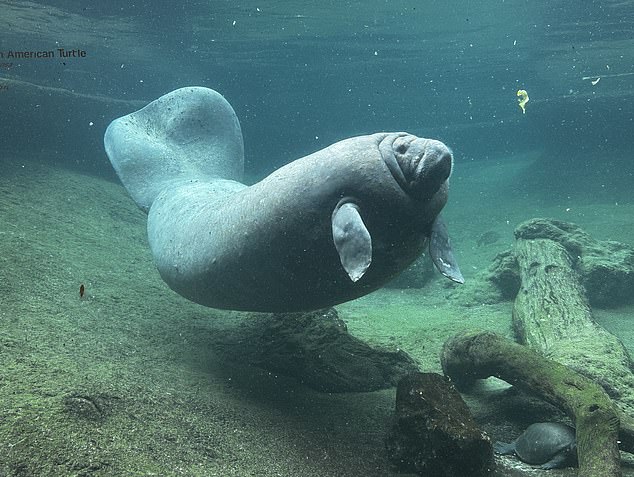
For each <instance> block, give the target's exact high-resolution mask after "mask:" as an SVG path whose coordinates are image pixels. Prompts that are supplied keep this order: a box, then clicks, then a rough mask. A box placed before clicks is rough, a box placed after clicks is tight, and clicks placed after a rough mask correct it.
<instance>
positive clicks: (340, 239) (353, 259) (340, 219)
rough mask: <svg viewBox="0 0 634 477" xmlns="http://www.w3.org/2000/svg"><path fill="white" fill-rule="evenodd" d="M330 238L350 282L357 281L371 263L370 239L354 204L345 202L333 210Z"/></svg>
mask: <svg viewBox="0 0 634 477" xmlns="http://www.w3.org/2000/svg"><path fill="white" fill-rule="evenodd" d="M332 238H333V240H334V242H335V248H336V249H337V252H338V253H339V260H341V265H343V268H344V269H345V270H346V273H347V274H348V276H349V277H350V280H352V281H353V282H356V281H358V280H359V279H360V278H361V277H362V276H363V274H364V273H365V271H366V270H367V269H368V267H369V266H370V263H371V262H372V238H371V237H370V232H368V229H367V228H366V226H365V224H364V223H363V219H361V214H360V213H359V207H358V206H357V205H356V204H353V203H350V202H346V203H344V204H342V205H340V206H338V207H336V208H335V210H334V212H333V213H332Z"/></svg>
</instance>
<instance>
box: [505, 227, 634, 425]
mask: <svg viewBox="0 0 634 477" xmlns="http://www.w3.org/2000/svg"><path fill="white" fill-rule="evenodd" d="M531 226H532V221H531V222H527V223H525V224H522V225H520V226H519V227H518V229H517V230H516V232H515V235H516V237H517V240H516V244H515V256H516V258H517V262H518V265H519V272H520V277H521V283H522V285H521V288H520V291H519V293H518V294H517V298H516V299H515V304H514V308H513V327H514V329H515V332H516V335H517V338H518V341H519V342H520V343H522V344H526V345H527V346H529V347H530V348H532V349H533V350H535V351H537V352H538V353H541V354H543V355H544V356H546V357H548V358H551V359H554V360H555V361H557V362H559V363H562V364H564V365H566V366H568V367H570V368H571V369H574V370H575V371H578V372H579V373H581V374H583V375H584V376H586V377H588V378H590V379H592V380H593V381H594V382H596V383H598V384H600V385H601V386H602V387H603V388H604V390H605V391H606V392H607V393H608V395H609V396H610V397H611V398H612V399H614V401H615V403H616V404H617V406H618V407H619V409H620V410H621V411H622V412H623V413H625V414H626V415H629V416H632V415H634V374H632V360H631V358H630V356H629V354H628V352H627V350H626V349H625V347H624V346H623V344H622V343H621V341H620V340H619V339H618V338H617V337H616V336H614V335H612V334H611V333H609V332H608V331H606V330H605V329H604V328H602V327H600V326H599V325H597V324H596V323H595V321H594V318H593V316H592V311H591V309H590V305H589V304H588V300H587V298H586V294H585V289H584V287H583V285H582V284H581V282H580V279H579V275H578V273H577V272H576V271H575V269H574V268H573V259H572V258H571V257H570V255H569V253H568V251H567V250H566V248H564V246H562V245H561V244H559V243H558V242H555V241H553V240H550V239H543V238H529V239H527V238H524V237H526V236H527V235H529V234H527V230H528V231H531V230H532V227H531Z"/></svg>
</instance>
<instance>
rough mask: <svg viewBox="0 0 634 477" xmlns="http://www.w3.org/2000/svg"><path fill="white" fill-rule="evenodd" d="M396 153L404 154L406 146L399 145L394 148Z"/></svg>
mask: <svg viewBox="0 0 634 477" xmlns="http://www.w3.org/2000/svg"><path fill="white" fill-rule="evenodd" d="M396 152H398V153H399V154H405V153H406V152H407V144H403V143H401V144H399V145H398V146H397V147H396Z"/></svg>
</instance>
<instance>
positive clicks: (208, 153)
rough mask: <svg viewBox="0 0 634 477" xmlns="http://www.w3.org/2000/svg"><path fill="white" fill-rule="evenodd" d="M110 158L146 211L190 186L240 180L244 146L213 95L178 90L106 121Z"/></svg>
mask: <svg viewBox="0 0 634 477" xmlns="http://www.w3.org/2000/svg"><path fill="white" fill-rule="evenodd" d="M104 146H105V148H106V153H107V154H108V158H109V159H110V162H111V163H112V165H113V167H114V169H115V170H116V171H117V175H118V176H119V179H121V182H123V185H124V186H125V188H126V189H127V191H128V193H129V194H130V195H131V196H132V198H133V199H134V201H135V202H136V203H137V205H138V206H139V207H141V209H143V210H144V211H146V212H147V211H148V210H149V208H150V206H151V205H152V203H153V202H154V199H155V198H156V197H157V196H158V194H159V193H160V192H162V191H163V190H165V189H168V188H174V187H176V186H179V185H182V184H188V183H191V182H199V181H208V180H215V181H217V180H218V179H225V180H226V181H225V182H226V184H220V183H219V184H220V185H219V187H221V188H225V189H226V188H230V189H232V190H233V184H232V183H234V182H235V183H237V182H239V181H241V180H242V175H243V172H244V146H243V143H242V131H241V129H240V123H239V122H238V118H237V117H236V114H235V112H234V111H233V108H232V107H231V105H230V104H229V103H228V102H227V100H226V99H224V98H223V97H222V95H220V94H219V93H217V92H216V91H214V90H212V89H209V88H202V87H188V88H180V89H177V90H176V91H172V92H171V93H168V94H166V95H164V96H161V97H160V98H158V99H156V100H155V101H152V102H151V103H149V104H148V105H147V106H145V107H144V108H142V109H140V110H138V111H136V112H134V113H130V114H128V115H127V116H123V117H121V118H118V119H115V120H114V121H112V122H111V123H110V125H109V126H108V129H106V133H105V136H104Z"/></svg>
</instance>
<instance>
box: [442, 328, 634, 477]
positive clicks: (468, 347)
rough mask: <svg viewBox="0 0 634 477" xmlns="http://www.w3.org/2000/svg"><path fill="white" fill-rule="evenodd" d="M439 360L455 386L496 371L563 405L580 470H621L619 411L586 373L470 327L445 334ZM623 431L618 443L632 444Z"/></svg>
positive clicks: (609, 474)
mask: <svg viewBox="0 0 634 477" xmlns="http://www.w3.org/2000/svg"><path fill="white" fill-rule="evenodd" d="M441 361H442V367H443V370H444V372H445V374H446V375H447V376H449V377H450V378H451V379H452V380H453V381H454V383H455V384H456V385H457V386H458V387H464V386H465V385H468V384H470V383H472V382H473V380H475V379H485V378H488V377H490V376H496V377H498V378H500V379H503V380H504V381H506V382H508V383H510V384H513V385H515V386H517V387H518V388H521V389H524V390H526V391H528V392H531V393H534V394H537V395H538V396H540V397H541V398H542V399H544V400H545V401H548V402H550V403H551V404H553V405H555V406H558V407H559V408H561V409H563V410H564V411H565V412H566V413H567V414H568V415H569V416H570V418H571V419H572V421H573V422H574V423H575V427H576V435H577V454H578V460H579V475H580V476H583V477H620V476H621V466H620V455H619V449H618V445H617V438H618V432H619V417H618V412H617V410H616V408H615V407H614V405H613V403H612V401H611V400H610V398H609V397H608V395H607V394H606V393H605V392H604V391H603V389H602V388H601V387H600V386H599V385H597V384H595V383H594V382H593V381H591V380H590V379H588V378H586V377H584V376H582V375H581V374H579V373H577V372H575V371H573V370H571V369H569V368H568V367H566V366H564V365H563V364H559V363H557V362H555V361H552V360H549V359H547V358H544V357H543V356H541V355H539V354H537V353H536V352H534V351H532V350H530V349H529V348H527V347H525V346H522V345H519V344H516V343H513V342H510V341H508V340H506V339H505V338H503V337H501V336H499V335H497V334H495V333H492V332H479V331H471V332H465V333H461V334H459V335H456V336H454V337H453V338H450V339H449V340H447V342H445V344H444V346H443V350H442V355H441ZM630 429H631V428H630ZM624 437H626V439H622V440H623V444H629V445H631V444H632V442H633V441H632V439H631V437H632V434H631V433H629V434H627V433H626V434H625V436H624ZM626 450H628V449H626ZM632 450H634V449H632V448H630V449H629V451H632Z"/></svg>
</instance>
